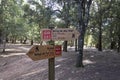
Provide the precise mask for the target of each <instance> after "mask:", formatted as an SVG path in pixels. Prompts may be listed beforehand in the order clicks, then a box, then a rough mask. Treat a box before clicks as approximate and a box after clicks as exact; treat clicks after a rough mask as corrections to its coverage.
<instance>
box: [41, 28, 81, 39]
mask: <svg viewBox="0 0 120 80" xmlns="http://www.w3.org/2000/svg"><path fill="white" fill-rule="evenodd" d="M79 35H80V33H79V32H78V31H77V30H74V29H71V28H57V29H53V30H51V29H42V30H41V39H42V41H50V40H53V41H56V40H64V41H65V40H75V39H77V38H78V37H79Z"/></svg>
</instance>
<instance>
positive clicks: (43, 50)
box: [27, 45, 62, 61]
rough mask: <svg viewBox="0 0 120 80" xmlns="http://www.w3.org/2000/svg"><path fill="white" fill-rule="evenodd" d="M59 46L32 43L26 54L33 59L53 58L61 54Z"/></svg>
mask: <svg viewBox="0 0 120 80" xmlns="http://www.w3.org/2000/svg"><path fill="white" fill-rule="evenodd" d="M61 53H62V50H61V46H52V45H34V46H33V47H32V48H31V49H30V50H29V51H28V53H27V55H28V56H29V57H30V58H31V59H32V60H33V61H37V60H41V59H47V58H54V57H57V56H61Z"/></svg>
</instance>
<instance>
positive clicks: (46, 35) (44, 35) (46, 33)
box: [41, 29, 52, 41]
mask: <svg viewBox="0 0 120 80" xmlns="http://www.w3.org/2000/svg"><path fill="white" fill-rule="evenodd" d="M41 39H42V40H45V41H49V40H51V39H52V31H51V30H50V29H43V30H42V32H41Z"/></svg>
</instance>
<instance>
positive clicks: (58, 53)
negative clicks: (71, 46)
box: [55, 45, 62, 56]
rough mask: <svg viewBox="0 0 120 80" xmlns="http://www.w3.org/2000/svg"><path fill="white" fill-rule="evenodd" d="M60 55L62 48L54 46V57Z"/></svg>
mask: <svg viewBox="0 0 120 80" xmlns="http://www.w3.org/2000/svg"><path fill="white" fill-rule="evenodd" d="M61 53H62V47H61V46H60V45H56V46H55V56H60V55H61Z"/></svg>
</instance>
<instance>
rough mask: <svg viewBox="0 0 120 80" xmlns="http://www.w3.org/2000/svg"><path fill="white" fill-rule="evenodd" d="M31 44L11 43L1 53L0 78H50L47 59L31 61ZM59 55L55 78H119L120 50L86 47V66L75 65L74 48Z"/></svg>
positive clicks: (19, 79)
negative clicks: (118, 51) (78, 66)
mask: <svg viewBox="0 0 120 80" xmlns="http://www.w3.org/2000/svg"><path fill="white" fill-rule="evenodd" d="M30 47H31V46H26V45H11V46H9V47H7V49H6V50H7V51H6V53H5V54H1V55H0V80H48V61H47V59H44V60H40V61H35V62H34V61H32V60H31V59H30V58H28V56H26V55H25V53H26V52H27V51H28V50H29V48H30ZM68 50H69V51H68V52H66V53H65V52H63V53H62V56H61V57H57V58H56V60H55V61H56V64H55V70H56V71H55V73H56V74H55V80H120V76H119V75H120V53H116V52H114V51H109V50H108V51H103V52H98V51H97V50H95V49H85V50H84V65H85V67H84V68H76V67H75V61H76V57H77V54H78V53H76V52H74V51H73V50H74V49H73V48H69V49H68Z"/></svg>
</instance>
